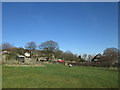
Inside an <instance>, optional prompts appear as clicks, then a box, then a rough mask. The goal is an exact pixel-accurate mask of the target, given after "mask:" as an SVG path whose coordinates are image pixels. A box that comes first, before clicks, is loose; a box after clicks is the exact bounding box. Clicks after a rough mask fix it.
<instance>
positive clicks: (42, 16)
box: [2, 2, 118, 54]
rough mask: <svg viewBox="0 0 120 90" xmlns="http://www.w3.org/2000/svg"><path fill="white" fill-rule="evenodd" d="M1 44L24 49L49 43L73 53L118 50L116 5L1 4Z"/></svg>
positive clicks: (87, 3)
mask: <svg viewBox="0 0 120 90" xmlns="http://www.w3.org/2000/svg"><path fill="white" fill-rule="evenodd" d="M2 9H3V11H2V14H3V23H2V24H3V32H2V35H3V36H2V37H3V42H9V43H10V44H13V45H14V46H17V47H24V46H25V44H26V43H27V42H30V41H34V42H36V44H37V45H39V44H41V43H42V42H45V41H48V40H54V41H56V42H57V43H58V44H59V47H60V50H63V51H67V50H69V51H71V52H73V53H76V54H84V53H87V54H98V53H103V51H104V50H105V49H106V48H110V47H116V48H118V23H117V21H118V18H117V17H118V10H117V9H118V6H117V2H113V3H112V2H111V3H110V2H107V3H106V2H104V3H92V2H85V3H83V2H79V3H73V2H72V3H68V2H67V3H53V2H52V3H51V2H50V3H43V2H39V3H33V2H32V3H28V2H27V3H20V2H19V3H5V2H4V3H3V7H2Z"/></svg>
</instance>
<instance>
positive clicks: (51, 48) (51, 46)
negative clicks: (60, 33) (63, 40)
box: [39, 40, 59, 60]
mask: <svg viewBox="0 0 120 90" xmlns="http://www.w3.org/2000/svg"><path fill="white" fill-rule="evenodd" d="M39 49H40V50H42V51H43V53H44V54H45V55H46V57H47V60H49V59H50V58H51V55H52V54H54V52H55V51H56V50H58V49H59V46H58V43H57V42H55V41H52V40H49V41H46V42H43V43H42V44H40V45H39Z"/></svg>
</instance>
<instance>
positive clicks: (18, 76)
mask: <svg viewBox="0 0 120 90" xmlns="http://www.w3.org/2000/svg"><path fill="white" fill-rule="evenodd" d="M2 74H3V82H2V85H3V88H117V87H118V86H117V84H118V72H117V70H114V69H113V70H112V69H107V68H96V67H82V66H74V67H70V68H69V67H68V66H64V65H60V64H46V67H8V66H3V73H2Z"/></svg>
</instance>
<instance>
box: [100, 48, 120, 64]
mask: <svg viewBox="0 0 120 90" xmlns="http://www.w3.org/2000/svg"><path fill="white" fill-rule="evenodd" d="M118 52H119V51H118V49H117V48H107V49H105V50H104V53H103V56H102V58H101V62H103V63H106V64H107V65H109V66H111V65H113V64H114V63H116V62H117V61H118V56H119V55H118Z"/></svg>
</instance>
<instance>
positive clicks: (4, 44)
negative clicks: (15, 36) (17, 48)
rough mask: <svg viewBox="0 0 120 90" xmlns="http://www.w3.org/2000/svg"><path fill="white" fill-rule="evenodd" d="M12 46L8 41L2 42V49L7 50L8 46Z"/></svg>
mask: <svg viewBox="0 0 120 90" xmlns="http://www.w3.org/2000/svg"><path fill="white" fill-rule="evenodd" d="M13 47H14V46H13V45H11V44H9V43H2V50H9V49H10V48H13Z"/></svg>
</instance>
